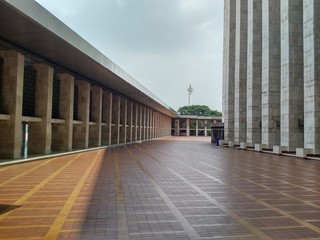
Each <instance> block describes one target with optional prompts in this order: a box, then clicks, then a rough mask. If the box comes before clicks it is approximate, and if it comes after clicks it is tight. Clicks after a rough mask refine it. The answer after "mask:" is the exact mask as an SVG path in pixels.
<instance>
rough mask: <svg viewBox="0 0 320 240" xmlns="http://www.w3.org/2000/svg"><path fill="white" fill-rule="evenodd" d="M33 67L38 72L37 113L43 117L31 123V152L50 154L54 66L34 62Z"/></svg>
mask: <svg viewBox="0 0 320 240" xmlns="http://www.w3.org/2000/svg"><path fill="white" fill-rule="evenodd" d="M33 67H34V69H35V70H36V72H37V74H36V101H35V115H36V116H37V117H41V118H42V121H41V122H36V123H30V124H29V125H30V126H29V153H30V154H49V153H50V152H51V141H52V135H51V133H52V128H51V114H52V85H53V68H52V67H50V66H48V65H46V64H43V63H37V64H33Z"/></svg>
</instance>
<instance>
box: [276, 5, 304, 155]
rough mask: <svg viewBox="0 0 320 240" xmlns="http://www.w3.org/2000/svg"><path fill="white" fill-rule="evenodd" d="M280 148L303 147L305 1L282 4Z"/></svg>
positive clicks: (290, 149) (292, 148)
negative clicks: (301, 123) (300, 123)
mask: <svg viewBox="0 0 320 240" xmlns="http://www.w3.org/2000/svg"><path fill="white" fill-rule="evenodd" d="M281 19H282V21H281V124H280V126H281V127H280V129H281V147H285V148H286V149H285V150H287V151H295V149H296V148H297V147H300V148H301V147H303V126H302V125H299V122H302V120H303V104H304V101H303V91H302V89H303V0H294V1H292V0H281Z"/></svg>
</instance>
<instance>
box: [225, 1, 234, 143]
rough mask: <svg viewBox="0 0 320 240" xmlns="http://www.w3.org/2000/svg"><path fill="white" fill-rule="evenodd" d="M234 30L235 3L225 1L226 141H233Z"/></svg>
mask: <svg viewBox="0 0 320 240" xmlns="http://www.w3.org/2000/svg"><path fill="white" fill-rule="evenodd" d="M235 29H236V4H235V1H234V0H225V1H224V41H223V42H224V43H223V102H224V105H223V118H224V134H225V139H226V140H227V141H233V140H234V100H235V99H234V90H235V89H234V88H235V86H234V84H235V81H234V77H235V39H236V32H235Z"/></svg>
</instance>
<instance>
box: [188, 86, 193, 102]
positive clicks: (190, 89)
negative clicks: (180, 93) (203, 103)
mask: <svg viewBox="0 0 320 240" xmlns="http://www.w3.org/2000/svg"><path fill="white" fill-rule="evenodd" d="M188 92H189V101H188V106H190V105H191V93H192V92H193V88H192V87H191V84H190V86H189V88H188Z"/></svg>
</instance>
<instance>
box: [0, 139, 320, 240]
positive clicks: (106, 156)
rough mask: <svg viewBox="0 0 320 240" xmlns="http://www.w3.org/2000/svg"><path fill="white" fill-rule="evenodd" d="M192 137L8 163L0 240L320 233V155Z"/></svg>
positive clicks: (1, 176)
mask: <svg viewBox="0 0 320 240" xmlns="http://www.w3.org/2000/svg"><path fill="white" fill-rule="evenodd" d="M198 139H199V138H197V140H198ZM200 139H201V138H200ZM193 140H195V138H174V137H170V138H166V139H164V138H163V139H161V140H156V141H150V142H145V143H142V144H132V145H130V146H126V147H121V148H112V149H107V150H99V151H91V152H86V153H81V154H74V155H67V156H64V157H59V158H52V159H49V160H46V161H36V162H29V163H23V164H18V165H12V166H9V167H8V166H7V167H1V168H0V239H27V238H30V239H121V240H122V239H220V240H222V239H223V240H229V239H230V240H235V239H240V240H245V239H246V240H255V239H297V240H302V239H310V240H312V239H320V162H317V161H310V160H303V159H297V158H294V157H285V156H278V155H271V154H262V153H258V152H253V151H240V150H236V149H229V148H218V147H215V146H214V145H212V144H210V142H208V141H193Z"/></svg>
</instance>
